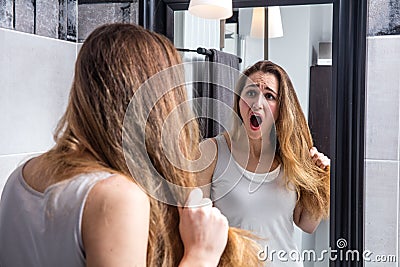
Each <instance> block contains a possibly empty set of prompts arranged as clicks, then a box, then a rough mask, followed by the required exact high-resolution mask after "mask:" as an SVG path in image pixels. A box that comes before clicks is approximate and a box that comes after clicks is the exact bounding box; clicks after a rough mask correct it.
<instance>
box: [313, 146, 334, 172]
mask: <svg viewBox="0 0 400 267" xmlns="http://www.w3.org/2000/svg"><path fill="white" fill-rule="evenodd" d="M310 156H311V158H312V160H313V162H314V164H315V165H317V166H318V167H320V168H321V169H325V168H327V167H328V166H330V164H331V161H330V159H329V158H328V157H327V156H325V155H324V154H323V153H320V152H318V150H317V148H316V147H312V148H311V149H310Z"/></svg>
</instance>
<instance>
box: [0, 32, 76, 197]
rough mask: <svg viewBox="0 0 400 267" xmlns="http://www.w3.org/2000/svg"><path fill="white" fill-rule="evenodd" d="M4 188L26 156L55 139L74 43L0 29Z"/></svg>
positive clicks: (0, 163) (1, 179)
mask: <svg viewBox="0 0 400 267" xmlns="http://www.w3.org/2000/svg"><path fill="white" fill-rule="evenodd" d="M0 51H1V54H0V81H1V85H0V88H1V97H0V114H2V116H0V192H1V191H2V189H3V185H4V183H5V180H6V179H7V177H8V175H9V174H10V172H11V171H12V170H13V169H14V168H15V167H16V166H17V165H18V164H19V163H20V162H21V161H22V160H24V159H26V158H29V157H30V156H32V155H34V154H37V153H40V152H41V151H44V150H46V149H48V148H50V147H51V146H52V144H53V139H52V133H53V130H54V128H55V126H56V123H57V121H58V119H59V118H60V117H61V115H62V113H63V110H64V109H65V106H66V103H67V98H68V92H69V88H70V85H71V81H72V77H73V71H74V62H75V58H76V44H75V43H73V42H67V41H62V40H57V39H51V38H47V37H42V36H38V35H33V34H27V33H22V32H18V31H13V30H8V29H0Z"/></svg>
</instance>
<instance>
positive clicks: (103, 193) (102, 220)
mask: <svg viewBox="0 0 400 267" xmlns="http://www.w3.org/2000/svg"><path fill="white" fill-rule="evenodd" d="M149 220H150V201H149V199H148V197H147V195H146V194H145V193H144V192H143V191H142V190H141V189H140V188H139V187H138V186H137V185H136V184H135V183H133V182H132V181H130V180H128V179H127V178H125V177H124V176H121V175H115V176H112V177H110V178H107V179H105V180H103V181H100V182H98V183H97V184H96V185H95V186H94V187H93V189H92V190H91V191H90V193H89V196H88V199H87V201H86V204H85V208H84V212H83V218H82V239H83V245H84V248H85V252H86V266H88V267H91V266H96V267H102V266H104V267H105V266H109V267H113V266H118V267H124V266H146V254H147V241H148V232H149Z"/></svg>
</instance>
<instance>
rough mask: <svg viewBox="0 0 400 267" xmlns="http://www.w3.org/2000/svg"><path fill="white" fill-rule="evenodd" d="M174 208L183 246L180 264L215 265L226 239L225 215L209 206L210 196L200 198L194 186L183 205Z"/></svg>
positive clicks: (227, 226) (200, 192) (200, 193)
mask: <svg viewBox="0 0 400 267" xmlns="http://www.w3.org/2000/svg"><path fill="white" fill-rule="evenodd" d="M196 206H197V207H196ZM178 210H179V215H180V223H179V232H180V234H181V239H182V242H183V245H184V247H185V250H184V256H183V259H182V261H181V263H180V266H217V265H218V262H219V260H220V257H221V255H222V253H223V251H224V249H225V246H226V244H227V241H228V229H229V225H228V220H227V219H226V217H225V216H224V215H222V214H221V212H220V211H219V209H217V208H215V207H212V203H211V200H210V199H206V198H203V194H202V191H201V190H200V189H194V190H193V191H192V192H191V194H190V195H189V198H188V201H187V204H186V206H185V207H184V208H181V207H178Z"/></svg>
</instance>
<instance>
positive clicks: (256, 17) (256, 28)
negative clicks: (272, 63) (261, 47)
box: [250, 6, 283, 38]
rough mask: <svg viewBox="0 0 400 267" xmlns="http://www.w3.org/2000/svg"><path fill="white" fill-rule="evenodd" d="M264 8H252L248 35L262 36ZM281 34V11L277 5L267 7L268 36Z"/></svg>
mask: <svg viewBox="0 0 400 267" xmlns="http://www.w3.org/2000/svg"><path fill="white" fill-rule="evenodd" d="M264 20H265V8H264V7H256V8H253V17H252V20H251V30H250V37H253V38H264V25H265V23H264ZM282 36H283V27H282V18H281V11H280V9H279V7H278V6H275V7H268V38H277V37H282Z"/></svg>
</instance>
